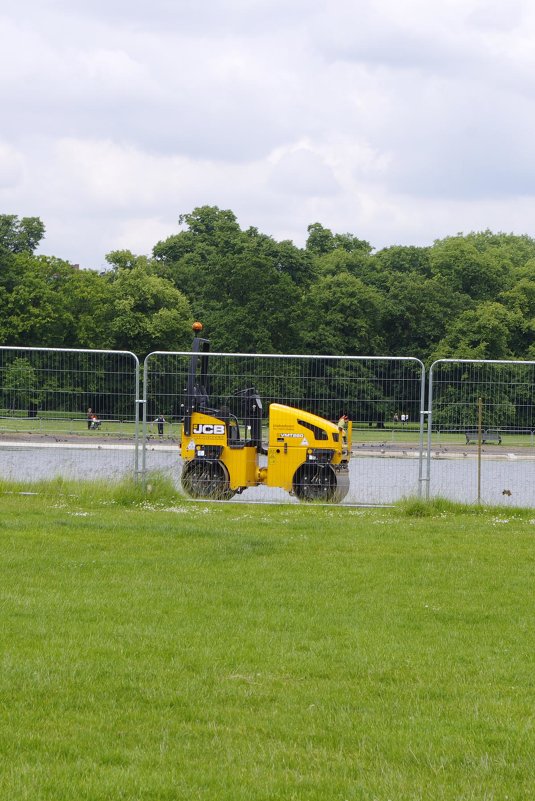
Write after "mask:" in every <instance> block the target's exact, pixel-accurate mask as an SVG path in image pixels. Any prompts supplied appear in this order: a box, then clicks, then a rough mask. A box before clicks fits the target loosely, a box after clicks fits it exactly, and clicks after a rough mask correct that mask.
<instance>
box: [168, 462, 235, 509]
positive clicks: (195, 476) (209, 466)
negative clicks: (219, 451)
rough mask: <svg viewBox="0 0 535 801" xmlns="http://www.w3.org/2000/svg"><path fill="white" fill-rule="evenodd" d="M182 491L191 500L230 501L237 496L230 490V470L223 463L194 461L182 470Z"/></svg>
mask: <svg viewBox="0 0 535 801" xmlns="http://www.w3.org/2000/svg"><path fill="white" fill-rule="evenodd" d="M181 483H182V489H183V490H184V492H185V493H186V495H189V496H190V498H204V499H206V500H211V501H228V500H230V498H232V496H233V495H234V494H235V490H232V489H231V488H230V480H229V474H228V470H227V468H226V467H225V465H224V464H223V462H215V461H207V460H204V459H192V460H191V462H188V463H187V464H186V465H184V469H183V470H182V479H181Z"/></svg>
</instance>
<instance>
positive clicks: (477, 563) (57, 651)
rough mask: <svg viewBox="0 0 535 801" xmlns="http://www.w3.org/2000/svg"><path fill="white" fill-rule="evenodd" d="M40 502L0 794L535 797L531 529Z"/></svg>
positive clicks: (15, 517) (21, 589)
mask: <svg viewBox="0 0 535 801" xmlns="http://www.w3.org/2000/svg"><path fill="white" fill-rule="evenodd" d="M21 489H24V488H22V487H15V486H13V485H6V484H0V510H1V514H0V554H1V565H2V582H1V586H0V594H1V600H2V615H1V620H2V627H1V640H0V642H1V659H2V669H1V673H0V687H1V691H0V704H1V716H0V763H1V765H2V768H1V770H0V798H2V799H4V798H5V799H10V801H19V800H22V799H32V801H33V799H39V800H40V801H48V800H50V801H52V800H53V801H58V800H59V799H77V800H78V801H83V799H102V800H103V801H104V799H106V800H108V799H119V798H122V799H132V801H133V799H143V800H145V799H155V800H156V799H158V801H160V799H162V800H163V799H188V801H190V800H191V799H203V801H204V800H207V799H210V800H211V799H214V801H215V799H217V801H224V800H225V799H228V801H240V800H241V799H243V800H244V801H245V799H247V801H250V800H251V799H262V800H264V799H265V800H266V801H267V799H307V800H308V799H318V801H319V800H320V799H321V801H324V799H362V800H364V799H378V801H386V800H387V799H396V800H397V799H400V800H401V799H433V801H435V800H436V799H451V800H452V801H453V799H455V801H459V799H478V800H479V799H500V801H501V800H502V799H506V798H508V799H518V801H520V799H522V801H525V799H529V798H533V797H534V796H535V729H534V684H535V679H534V677H535V593H534V592H533V579H534V572H535V571H534V567H535V519H534V518H535V513H534V512H533V511H532V512H531V513H530V512H526V511H515V510H510V509H509V510H507V512H505V511H504V510H478V509H461V508H459V507H454V506H452V505H450V504H446V503H443V502H435V503H433V504H431V505H429V506H425V505H424V504H422V503H420V502H412V503H411V502H407V503H405V504H403V505H401V506H398V507H396V508H395V509H391V510H356V509H342V508H325V507H313V508H311V507H287V506H285V507H269V508H266V507H253V506H243V507H237V506H233V505H227V506H221V505H218V504H212V505H203V504H193V503H186V502H183V501H182V500H181V499H180V498H177V497H176V496H175V495H174V494H172V493H171V491H170V490H169V488H167V487H165V486H161V485H159V484H158V482H156V483H155V485H154V487H153V492H152V494H151V496H150V500H149V501H148V502H147V501H143V499H142V498H141V497H138V495H137V490H136V489H135V488H128V487H126V488H125V487H123V488H119V489H114V488H105V487H100V488H99V490H98V492H95V488H94V487H91V486H78V487H75V486H70V485H67V484H61V483H55V484H53V485H48V486H46V485H40V486H38V487H37V490H38V493H39V494H37V495H21V494H18V492H17V491H20V490H21ZM32 490H34V491H35V490H36V486H35V485H33V486H32Z"/></svg>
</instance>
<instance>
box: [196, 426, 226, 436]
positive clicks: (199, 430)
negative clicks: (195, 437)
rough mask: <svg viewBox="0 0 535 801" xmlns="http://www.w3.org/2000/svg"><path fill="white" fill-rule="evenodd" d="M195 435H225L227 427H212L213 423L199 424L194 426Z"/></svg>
mask: <svg viewBox="0 0 535 801" xmlns="http://www.w3.org/2000/svg"><path fill="white" fill-rule="evenodd" d="M193 433H194V434H224V433H225V426H222V425H212V423H199V424H198V425H196V426H193Z"/></svg>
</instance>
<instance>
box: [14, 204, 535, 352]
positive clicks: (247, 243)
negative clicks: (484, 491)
mask: <svg viewBox="0 0 535 801" xmlns="http://www.w3.org/2000/svg"><path fill="white" fill-rule="evenodd" d="M179 224H180V225H181V226H182V227H183V230H181V231H179V232H178V233H176V234H173V235H172V236H170V237H168V238H167V239H165V240H163V241H161V242H158V243H157V244H156V245H155V246H154V248H153V251H152V255H151V256H150V257H147V256H136V255H134V254H133V253H131V252H130V251H128V250H121V251H113V252H112V253H109V254H108V255H107V257H106V259H107V261H108V263H109V265H110V269H109V270H107V271H105V272H103V273H100V272H98V271H95V270H78V269H76V268H75V267H74V266H73V265H71V264H69V263H67V262H65V261H62V260H60V259H58V258H56V257H54V256H37V255H35V250H36V248H37V246H38V245H39V244H40V242H41V240H42V239H43V237H44V234H45V227H44V225H43V223H42V222H41V220H40V219H39V218H36V217H28V218H22V219H19V218H18V217H16V216H15V215H7V214H4V215H0V310H1V311H0V344H4V345H20V346H34V347H39V346H42V347H66V348H67V347H68V348H72V347H75V348H104V349H115V350H131V351H133V352H134V353H136V354H138V355H139V356H140V357H142V356H144V355H145V354H146V353H149V352H150V351H152V350H188V349H189V347H190V344H191V336H192V335H191V323H192V321H193V320H194V319H199V320H201V321H202V322H203V323H204V325H205V332H206V335H207V336H209V337H210V338H211V340H212V347H213V349H214V350H219V351H229V352H235V351H237V352H244V353H254V352H260V353H304V354H307V353H309V354H319V355H321V354H340V355H369V356H373V355H392V356H417V357H419V358H421V359H423V360H424V361H426V362H428V363H429V362H430V361H431V360H433V359H436V358H442V357H458V358H470V359H486V358H487V359H511V358H514V359H535V337H534V333H535V240H533V239H532V238H530V237H529V236H526V235H524V236H518V235H513V234H505V233H492V232H491V231H483V232H479V233H469V234H466V235H462V234H458V235H456V236H450V237H446V238H445V239H441V240H438V241H436V242H435V243H434V244H433V245H432V246H429V247H413V246H393V247H388V248H384V249H382V250H378V251H374V249H373V247H372V246H371V245H370V244H369V243H368V242H366V241H364V240H361V239H358V238H357V237H356V236H354V235H353V234H349V233H347V234H339V233H338V234H337V233H333V232H332V231H330V230H329V229H328V228H325V227H324V226H323V225H321V224H320V223H313V224H312V225H309V227H308V239H307V241H306V246H305V247H304V248H299V247H296V246H295V245H294V244H293V243H292V242H290V241H281V242H278V241H276V240H275V239H273V238H272V237H270V236H267V235H266V234H262V233H260V232H259V231H258V229H257V228H248V229H246V230H242V229H241V228H240V226H239V224H238V222H237V220H236V217H235V215H234V214H233V213H232V211H228V210H221V209H219V208H217V207H214V206H203V207H200V208H196V209H194V210H193V211H192V212H191V213H190V214H184V215H182V216H181V217H180V218H179Z"/></svg>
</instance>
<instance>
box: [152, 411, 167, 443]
mask: <svg viewBox="0 0 535 801" xmlns="http://www.w3.org/2000/svg"><path fill="white" fill-rule="evenodd" d="M154 422H155V423H156V425H157V426H158V436H159V437H160V439H161V438H162V437H163V427H164V425H165V422H166V421H165V417H164V416H163V414H159V415H158V417H157V418H156V420H155V421H154Z"/></svg>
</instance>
